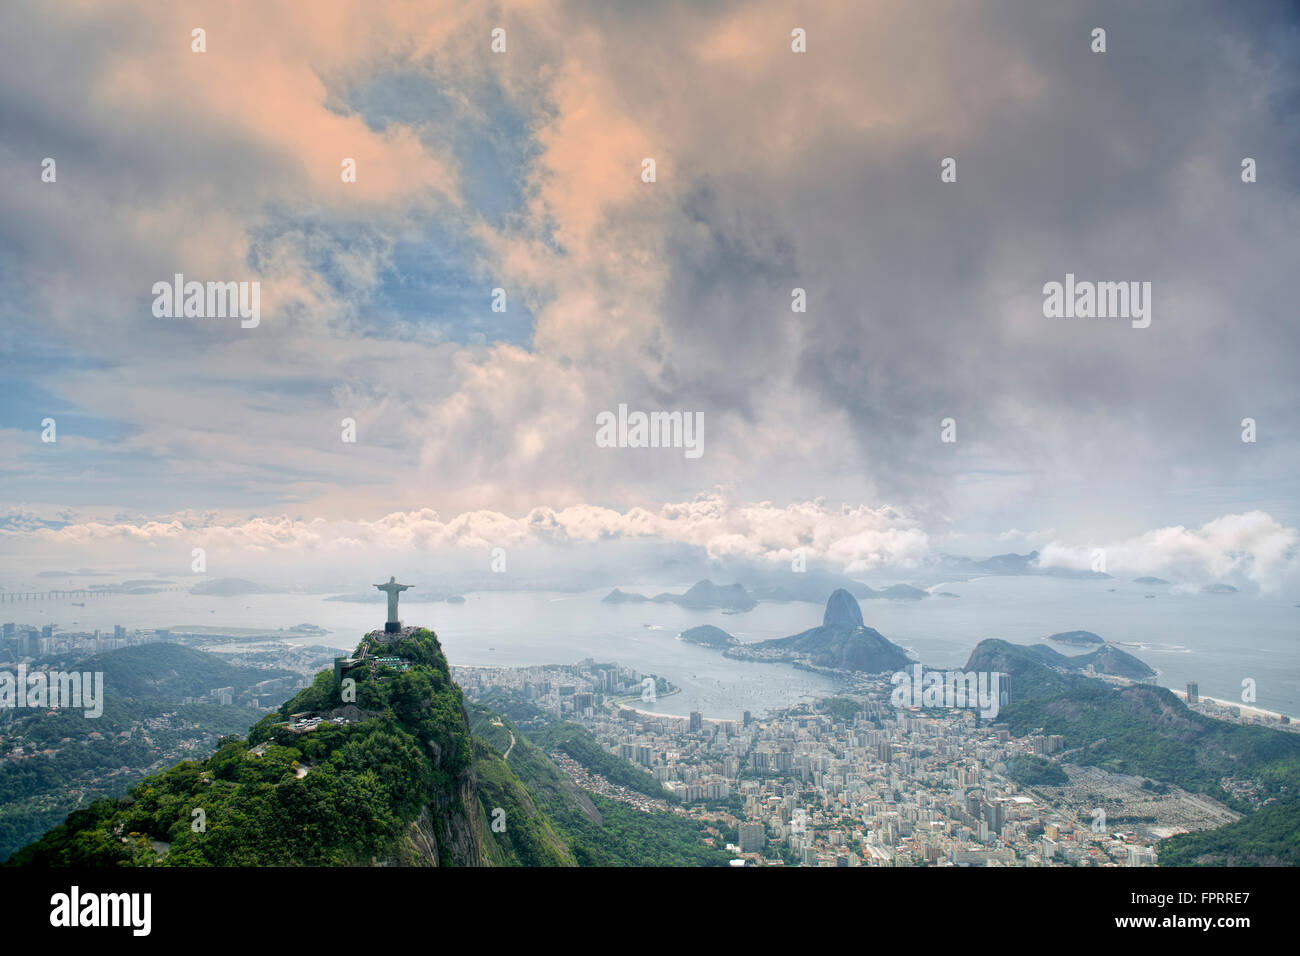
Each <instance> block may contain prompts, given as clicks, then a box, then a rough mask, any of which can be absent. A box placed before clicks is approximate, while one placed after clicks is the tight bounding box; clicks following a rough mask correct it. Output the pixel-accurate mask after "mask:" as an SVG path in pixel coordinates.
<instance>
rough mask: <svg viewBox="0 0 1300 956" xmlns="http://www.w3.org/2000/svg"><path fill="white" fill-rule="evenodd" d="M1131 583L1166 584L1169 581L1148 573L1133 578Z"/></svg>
mask: <svg viewBox="0 0 1300 956" xmlns="http://www.w3.org/2000/svg"><path fill="white" fill-rule="evenodd" d="M1133 583H1134V584H1168V583H1169V582H1168V581H1166V580H1165V579H1164V578H1153V577H1151V576H1150V575H1145V576H1143V577H1140V578H1134V579H1133Z"/></svg>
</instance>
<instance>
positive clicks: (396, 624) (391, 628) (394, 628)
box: [384, 621, 402, 634]
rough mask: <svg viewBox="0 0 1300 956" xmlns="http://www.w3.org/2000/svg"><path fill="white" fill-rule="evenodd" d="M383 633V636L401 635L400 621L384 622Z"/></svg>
mask: <svg viewBox="0 0 1300 956" xmlns="http://www.w3.org/2000/svg"><path fill="white" fill-rule="evenodd" d="M384 633H385V634H401V633H402V622H401V621H385V622H384Z"/></svg>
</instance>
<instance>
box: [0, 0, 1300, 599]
mask: <svg viewBox="0 0 1300 956" xmlns="http://www.w3.org/2000/svg"><path fill="white" fill-rule="evenodd" d="M1098 24H1102V25H1104V26H1105V27H1106V29H1107V31H1108V50H1107V52H1106V53H1104V54H1096V53H1093V52H1091V50H1090V48H1089V46H1090V34H1091V30H1092V28H1093V27H1094V26H1096V25H1098ZM498 26H501V27H504V28H505V29H506V30H507V34H508V50H507V52H505V53H501V54H497V53H493V52H492V51H491V48H490V35H491V30H492V29H493V28H494V27H498ZM795 26H798V27H801V28H804V29H805V30H806V31H807V36H808V52H807V53H802V54H796V53H792V52H791V50H790V31H791V29H792V28H793V27H795ZM196 27H202V28H203V29H204V30H206V40H207V52H205V53H194V52H191V31H192V30H193V29H194V28H196ZM1296 39H1297V22H1296V18H1295V17H1294V13H1293V11H1290V10H1288V9H1286V8H1284V7H1275V8H1250V9H1240V10H1237V9H1232V10H1230V9H1228V8H1225V7H1223V6H1222V5H1218V4H1214V3H1210V2H1191V3H1178V4H1174V3H1172V2H1168V3H1155V4H1146V5H1142V6H1141V7H1140V8H1136V9H1135V8H1133V7H1132V6H1131V5H1118V4H1116V5H1109V4H1102V5H1101V6H1100V7H1098V6H1097V5H1096V4H1073V3H1071V4H1066V5H1064V6H1062V5H1052V6H1050V7H1039V6H1034V5H1027V4H1024V3H1011V2H1000V0H988V2H983V3H976V4H972V3H956V2H954V3H941V4H938V5H936V4H928V3H927V4H907V3H872V4H859V5H845V4H830V3H825V4H822V3H814V4H812V5H810V6H804V7H800V8H799V9H798V10H797V11H795V12H792V11H791V8H790V7H789V5H787V4H779V3H776V2H774V0H759V2H756V3H748V2H747V3H740V2H721V3H714V4H707V5H700V4H678V3H667V2H666V3H657V2H649V3H644V4H615V5H608V4H592V3H585V2H561V0H517V2H506V3H503V4H500V5H496V6H493V7H491V8H487V7H478V6H475V5H466V4H458V3H450V2H448V3H434V4H420V5H410V4H406V3H397V2H393V3H384V2H361V0H355V2H352V0H347V2H342V0H340V2H324V3H320V4H316V5H314V6H313V7H312V10H311V14H310V15H309V16H299V15H297V14H292V15H291V14H288V13H285V12H282V11H277V10H274V9H265V10H263V9H261V8H258V9H257V11H256V12H249V11H245V10H243V8H239V7H224V6H222V7H213V6H212V5H209V4H200V3H186V2H178V3H172V4H168V5H166V6H165V7H156V6H154V5H148V4H136V3H127V2H119V3H110V4H104V5H85V4H79V3H71V2H69V3H52V4H45V5H40V6H15V5H9V6H7V7H5V8H4V10H3V11H2V12H0V54H2V55H0V113H3V115H4V117H5V123H4V124H3V127H2V128H0V176H3V178H4V181H5V182H6V184H7V188H6V189H5V191H4V192H3V193H2V194H0V254H2V255H3V267H2V268H0V318H2V319H3V323H0V355H3V356H5V362H4V365H3V367H4V368H5V370H6V372H7V374H8V377H9V383H10V389H9V391H10V395H11V396H12V401H11V402H7V403H6V406H7V407H6V409H5V412H4V417H3V418H2V419H0V451H3V453H4V454H3V455H0V459H2V460H3V462H4V464H3V465H2V466H0V468H2V469H3V471H2V472H0V473H2V474H3V475H4V477H5V481H6V486H7V488H8V489H9V490H8V491H7V492H6V502H5V504H6V506H7V510H8V511H9V512H10V514H11V515H13V516H14V517H13V518H12V519H11V527H13V528H17V529H22V530H23V531H24V532H30V531H32V530H33V529H36V530H35V535H34V536H31V537H23V538H21V539H19V538H10V539H8V540H7V541H6V547H9V548H20V547H21V548H35V549H39V548H44V547H53V546H55V544H56V543H58V542H62V543H63V544H67V543H69V542H81V543H83V544H84V545H85V546H87V547H93V546H95V544H94V543H95V542H101V543H102V542H106V541H110V540H115V539H120V540H123V541H132V542H135V543H136V544H144V545H147V546H150V547H155V548H156V547H162V546H163V544H162V543H163V542H167V541H172V540H173V539H174V540H175V543H176V544H177V545H178V546H179V544H180V543H182V542H181V540H180V539H185V541H188V540H189V539H190V536H191V532H192V531H193V530H194V526H193V525H191V524H190V523H188V522H185V521H180V522H177V521H174V520H170V519H167V520H161V519H162V516H164V515H166V514H168V513H175V512H181V511H184V510H187V509H195V510H197V511H201V512H212V513H217V514H220V515H221V519H220V521H218V522H216V523H214V524H212V525H211V526H209V527H207V528H206V529H205V533H207V534H208V535H210V536H211V537H212V540H213V542H215V543H218V544H219V545H220V546H223V547H231V548H248V549H253V550H257V549H276V548H283V547H289V546H292V547H296V548H305V549H311V548H318V549H346V548H351V547H355V548H360V549H365V548H371V547H403V548H404V547H412V548H421V547H440V546H444V545H445V546H451V547H462V546H471V547H480V546H483V545H484V544H485V543H487V542H489V541H493V540H505V541H507V542H510V541H515V540H520V541H522V540H551V541H552V543H563V542H565V541H598V540H601V539H603V538H609V537H614V538H624V537H630V536H635V535H641V536H644V537H646V538H647V539H656V540H657V539H662V540H665V541H677V542H681V543H683V544H687V545H690V546H692V547H698V548H701V549H704V550H705V551H706V552H707V553H708V554H709V555H712V556H715V557H719V558H758V559H769V560H774V561H775V560H789V555H790V554H791V553H792V552H793V550H794V549H796V548H807V549H811V552H812V553H814V554H815V555H817V556H818V557H819V558H824V559H825V560H826V561H828V562H832V563H835V564H838V565H841V566H843V567H844V568H847V569H850V570H852V571H865V570H871V569H874V568H877V567H880V566H881V565H882V564H886V563H888V564H893V565H897V566H899V567H907V566H908V565H909V563H911V562H915V561H918V560H920V559H921V558H923V557H924V556H925V554H926V553H927V552H928V551H929V550H930V548H931V545H932V543H933V542H936V541H944V542H948V541H955V540H962V535H963V534H965V535H970V536H971V537H969V538H967V539H965V540H970V541H980V542H987V543H989V544H991V545H994V546H996V545H997V544H999V543H1001V544H1003V545H1008V544H1010V545H1014V546H1021V545H1024V546H1028V545H1030V544H1033V545H1035V546H1037V545H1038V544H1039V543H1040V542H1042V541H1044V540H1047V539H1048V538H1055V539H1056V540H1058V541H1060V542H1067V544H1060V545H1053V546H1051V547H1047V548H1044V549H1043V550H1044V554H1045V555H1047V554H1049V553H1050V554H1052V555H1055V558H1054V560H1058V561H1060V562H1062V563H1068V562H1069V561H1074V560H1076V557H1071V555H1072V554H1074V552H1072V551H1071V548H1073V547H1083V545H1082V544H1080V542H1085V543H1086V542H1088V541H1090V540H1091V539H1092V538H1093V537H1097V538H1099V539H1104V540H1113V541H1144V540H1145V537H1143V538H1134V537H1133V536H1134V535H1142V534H1143V531H1144V529H1147V528H1151V527H1158V526H1165V525H1169V526H1174V525H1196V524H1199V523H1201V522H1205V521H1208V520H1209V519H1211V518H1213V517H1214V516H1215V515H1224V516H1225V517H1223V518H1219V519H1217V521H1220V522H1229V523H1231V521H1230V519H1231V518H1232V515H1234V514H1237V515H1238V516H1239V518H1240V520H1242V521H1246V519H1247V518H1249V517H1250V516H1251V515H1256V514H1261V515H1263V516H1264V517H1265V518H1267V519H1268V520H1269V521H1275V522H1276V523H1278V526H1279V527H1280V528H1281V529H1282V530H1281V531H1278V532H1277V535H1281V536H1282V537H1284V536H1285V534H1286V530H1285V529H1286V528H1287V527H1290V526H1293V525H1296V524H1300V514H1297V510H1296V501H1297V500H1300V495H1297V491H1298V490H1300V489H1298V488H1297V482H1298V481H1300V479H1297V477H1296V476H1297V474H1300V469H1298V468H1297V465H1300V460H1298V459H1297V454H1296V447H1297V444H1296V440H1297V437H1300V432H1298V430H1297V427H1296V424H1295V415H1294V410H1295V408H1297V407H1300V384H1297V382H1298V380H1297V378H1296V376H1295V375H1294V367H1295V365H1296V360H1297V357H1298V355H1300V331H1298V330H1297V326H1296V323H1295V322H1294V321H1293V317H1294V300H1295V295H1294V291H1293V289H1292V288H1291V286H1290V279H1291V273H1292V272H1293V271H1294V270H1293V268H1292V267H1291V263H1292V262H1293V261H1294V259H1295V257H1296V251H1297V246H1296V236H1297V234H1298V233H1297V227H1300V201H1298V200H1297V195H1298V191H1297V187H1298V186H1300V180H1298V178H1297V176H1296V173H1295V171H1294V170H1295V165H1294V162H1293V157H1294V156H1295V155H1297V153H1298V152H1300V122H1297V119H1300V117H1298V116H1297V104H1300V96H1298V95H1297V93H1300V85H1298V84H1300V62H1298V61H1300V53H1298V52H1297V51H1300V43H1296V42H1295V40H1296ZM1248 156H1249V157H1252V158H1253V159H1255V160H1256V162H1257V166H1258V181H1257V182H1254V183H1250V184H1246V183H1243V182H1242V181H1241V176H1240V164H1241V161H1242V159H1243V158H1244V157H1248ZM45 157H52V158H54V159H56V160H57V163H58V179H57V182H55V183H47V182H42V181H41V178H40V171H41V162H42V160H43V159H44V158H45ZM945 157H952V158H954V159H955V160H956V163H957V178H956V181H955V182H952V183H944V182H941V181H940V177H939V171H940V161H941V160H942V159H943V158H945ZM646 158H653V159H654V160H655V162H656V181H655V182H653V183H647V182H644V181H643V180H642V176H641V173H642V161H643V160H644V159H646ZM345 159H352V160H355V161H356V168H357V179H356V182H355V183H345V182H343V181H342V179H341V177H340V170H341V164H342V162H343V160H345ZM176 272H183V273H184V274H185V275H186V276H187V277H188V278H194V279H199V280H209V279H212V280H257V281H260V282H261V283H262V290H263V291H262V310H263V320H262V323H261V325H260V326H259V327H258V328H256V329H248V330H245V329H241V328H239V324H238V322H224V323H223V322H222V321H220V320H216V321H214V320H194V319H190V320H170V319H168V320H163V319H157V318H154V316H153V315H152V313H151V310H150V294H149V290H150V288H151V286H152V284H153V283H154V282H156V281H158V280H160V279H169V278H170V277H171V276H172V275H173V274H174V273H176ZM1067 273H1074V274H1077V275H1078V276H1079V277H1080V278H1085V279H1090V280H1115V281H1130V280H1132V281H1149V282H1151V283H1152V288H1153V311H1152V323H1151V326H1150V327H1149V328H1146V329H1134V328H1132V327H1130V325H1129V324H1128V323H1127V322H1116V321H1114V320H1104V319H1049V318H1045V317H1044V315H1043V309H1042V302H1043V296H1042V287H1043V285H1044V283H1046V282H1050V281H1061V280H1062V279H1064V277H1065V275H1066V274H1067ZM795 288H800V289H803V290H805V292H806V297H807V311H806V312H795V311H792V310H791V302H792V299H791V291H792V290H793V289H795ZM494 289H502V290H504V293H505V296H506V298H505V302H506V311H504V312H494V311H493V310H492V303H493V298H494V296H493V290H494ZM619 404H627V405H628V406H629V407H631V408H634V409H644V410H655V409H663V410H679V411H688V412H699V413H702V414H703V416H704V421H705V433H704V434H705V441H704V454H703V456H702V457H700V458H699V459H687V458H685V457H684V456H682V455H681V454H680V453H679V452H675V451H674V450H672V449H666V450H660V449H639V448H598V447H597V446H596V444H595V441H594V433H595V418H596V416H597V415H598V414H599V413H601V412H603V411H612V410H614V409H616V408H617V406H618V405H619ZM46 417H53V418H55V419H56V420H57V421H58V425H59V440H58V442H57V443H44V442H41V440H40V423H41V421H42V420H43V419H44V418H46ZM948 418H951V419H953V420H954V422H955V438H956V441H954V442H945V441H941V440H940V435H941V422H942V421H943V420H944V419H948ZM1246 418H1251V419H1254V420H1255V422H1256V423H1257V437H1258V440H1257V441H1255V442H1243V441H1242V440H1241V432H1242V428H1243V425H1242V421H1243V419H1246ZM344 419H352V420H354V421H355V422H356V426H357V442H356V443H345V442H343V441H342V440H341V434H342V433H343V429H344V426H343V424H342V423H343V420H344ZM718 486H722V487H726V488H728V489H730V491H729V494H733V495H734V496H735V500H736V501H748V502H771V504H761V505H760V504H751V505H741V504H736V503H732V502H731V501H730V499H728V501H727V502H726V503H725V504H724V503H723V502H722V500H721V499H719V498H717V497H715V496H713V495H711V494H709V493H708V490H709V489H712V488H715V487H718ZM701 492H705V493H706V497H704V498H702V499H698V501H697V500H696V498H695V496H697V495H699V494H700V493H701ZM823 500H824V501H848V502H854V503H855V505H854V506H853V507H851V508H849V509H848V511H847V512H843V513H841V512H839V511H835V510H834V509H829V508H827V507H826V506H824V505H822V504H818V503H817V502H819V501H823ZM70 502H75V503H76V506H77V507H78V508H79V509H81V511H80V514H81V515H82V517H80V518H77V519H76V520H74V521H73V522H72V523H71V524H69V525H68V527H66V528H54V529H51V527H49V526H46V527H45V530H40V528H41V527H42V526H41V525H39V524H34V523H33V521H45V522H50V521H51V520H52V519H51V515H53V514H55V513H56V512H58V511H61V510H62V509H64V508H66V507H67V505H68V504H69V503H70ZM671 502H690V503H691V504H688V505H676V504H670V503H671ZM857 503H865V504H857ZM718 509H721V510H718ZM895 509H897V510H895ZM118 513H123V514H127V515H129V516H130V518H129V520H127V521H114V520H102V519H103V516H105V515H114V514H118ZM268 514H272V515H289V516H291V517H287V518H283V519H281V518H275V519H268V518H264V517H254V518H252V519H251V520H250V516H253V515H268ZM386 514H387V515H388V517H387V518H381V516H383V515H386ZM35 515H39V516H40V518H39V519H36V518H33V517H32V516H35ZM87 515H94V519H93V520H91V519H89V518H87V517H86V516H87ZM439 515H457V516H459V517H456V518H447V519H442V518H439V517H438V516H439ZM507 515H514V516H520V515H524V516H527V517H525V518H520V517H506V516H507ZM904 515H905V516H906V517H905V518H904V517H902V516H904ZM394 516H397V517H394ZM412 516H417V517H412ZM1268 516H1275V517H1268ZM1256 520H1258V519H1256ZM60 523H66V522H53V524H54V525H57V524H60ZM1215 523H1216V522H1211V524H1207V525H1204V526H1203V527H1202V529H1201V531H1200V532H1186V533H1185V534H1189V535H1191V536H1192V537H1193V538H1194V539H1199V537H1207V536H1208V543H1205V544H1203V545H1201V546H1199V547H1194V546H1193V544H1194V541H1193V542H1186V543H1184V544H1183V545H1181V547H1183V548H1184V551H1177V550H1176V549H1174V548H1173V546H1172V545H1170V544H1168V543H1167V542H1166V543H1162V544H1160V545H1159V546H1157V544H1156V543H1155V542H1151V543H1148V544H1147V545H1143V546H1142V547H1140V548H1139V547H1138V546H1137V545H1135V546H1134V548H1135V550H1134V552H1133V555H1132V556H1131V557H1130V556H1129V555H1128V553H1127V552H1125V551H1124V549H1123V547H1119V548H1118V550H1117V551H1115V552H1114V553H1112V554H1111V555H1110V560H1111V562H1112V563H1115V562H1120V561H1123V560H1131V561H1132V562H1133V564H1134V567H1139V566H1141V567H1143V568H1146V567H1156V566H1157V565H1158V563H1159V561H1160V560H1165V559H1167V560H1168V561H1169V562H1171V564H1170V565H1169V566H1170V567H1174V568H1178V569H1182V571H1180V573H1184V574H1185V576H1186V577H1188V578H1189V579H1197V578H1198V576H1203V577H1205V578H1207V579H1209V578H1212V577H1216V576H1222V574H1235V575H1240V576H1242V577H1243V579H1246V580H1250V581H1252V582H1255V583H1257V584H1258V585H1259V586H1260V587H1265V586H1269V587H1282V586H1288V585H1286V583H1285V582H1287V581H1290V580H1291V578H1290V577H1289V576H1288V575H1289V572H1285V571H1281V570H1278V569H1279V568H1283V567H1289V565H1290V557H1289V553H1288V556H1280V555H1279V554H1278V553H1277V552H1276V548H1277V547H1278V544H1277V542H1278V541H1279V540H1280V538H1277V537H1270V535H1269V534H1267V533H1266V532H1265V531H1264V530H1262V527H1263V526H1262V525H1259V526H1258V527H1256V528H1255V530H1254V531H1252V532H1251V536H1250V537H1249V540H1248V541H1247V542H1246V544H1245V546H1243V548H1242V549H1241V553H1242V554H1243V555H1244V554H1249V555H1251V557H1250V558H1249V559H1246V558H1244V557H1243V558H1240V560H1238V559H1234V558H1231V554H1233V553H1235V552H1234V550H1233V548H1232V547H1231V546H1230V541H1229V540H1228V539H1229V538H1230V537H1231V536H1230V535H1229V534H1228V532H1226V531H1216V532H1207V531H1206V530H1205V529H1207V528H1210V527H1211V525H1213V524H1215ZM1247 523H1248V524H1250V523H1251V522H1247ZM1252 527H1255V526H1254V525H1253V524H1252ZM1008 528H1011V529H1023V528H1047V529H1054V530H1053V531H1050V532H1041V533H1035V532H1017V531H1010V532H1008V531H1006V529H1008ZM1240 533H1246V532H1244V531H1242V532H1240ZM50 534H53V535H62V537H59V538H49V537H42V535H50ZM1149 534H1158V533H1157V532H1150V533H1149ZM1000 535H1001V537H1000V539H999V536H1000ZM470 542H472V544H469V543H470ZM1052 548H1056V549H1057V550H1052ZM1144 549H1145V550H1144ZM1283 550H1284V551H1285V549H1283ZM1139 552H1141V554H1143V555H1147V557H1141V556H1140V555H1139ZM1216 554H1218V555H1220V557H1215V556H1214V555H1216ZM1223 555H1227V556H1228V557H1224V556H1223ZM1161 556H1163V557H1161ZM1148 558H1149V562H1148ZM1234 561H1236V563H1234ZM1144 562H1148V563H1144ZM1225 562H1226V563H1225ZM1269 569H1272V570H1269Z"/></svg>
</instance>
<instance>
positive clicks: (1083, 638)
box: [1047, 631, 1106, 647]
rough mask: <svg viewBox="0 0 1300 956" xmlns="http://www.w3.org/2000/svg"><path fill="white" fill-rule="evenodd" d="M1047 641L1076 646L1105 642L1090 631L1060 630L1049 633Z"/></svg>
mask: <svg viewBox="0 0 1300 956" xmlns="http://www.w3.org/2000/svg"><path fill="white" fill-rule="evenodd" d="M1047 639H1048V640H1049V641H1056V643H1058V644H1072V645H1074V646H1076V647H1086V646H1088V645H1090V644H1105V643H1106V642H1105V641H1104V640H1102V639H1101V638H1100V637H1099V636H1097V635H1096V634H1094V633H1092V631H1061V633H1059V634H1049V635H1048V637H1047Z"/></svg>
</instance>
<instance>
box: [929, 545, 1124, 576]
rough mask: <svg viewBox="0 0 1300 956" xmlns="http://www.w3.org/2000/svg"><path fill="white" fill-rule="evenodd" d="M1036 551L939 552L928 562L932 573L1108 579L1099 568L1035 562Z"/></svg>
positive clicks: (1036, 558) (1036, 559) (1037, 557)
mask: <svg viewBox="0 0 1300 956" xmlns="http://www.w3.org/2000/svg"><path fill="white" fill-rule="evenodd" d="M1039 557H1040V555H1039V553H1038V552H1037V551H1030V552H1029V553H1028V554H1012V553H1008V554H995V555H993V556H992V557H990V558H965V557H961V556H960V555H955V554H942V555H939V556H938V558H936V559H934V560H932V561H930V562H928V564H929V566H930V570H931V571H932V572H946V573H957V574H970V575H981V574H1038V575H1044V576H1046V577H1053V578H1081V579H1091V580H1096V581H1105V580H1108V579H1109V578H1110V575H1109V574H1106V573H1105V572H1103V571H1084V570H1081V569H1079V568H1059V567H1052V566H1043V565H1040V564H1039V563H1038V559H1039Z"/></svg>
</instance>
